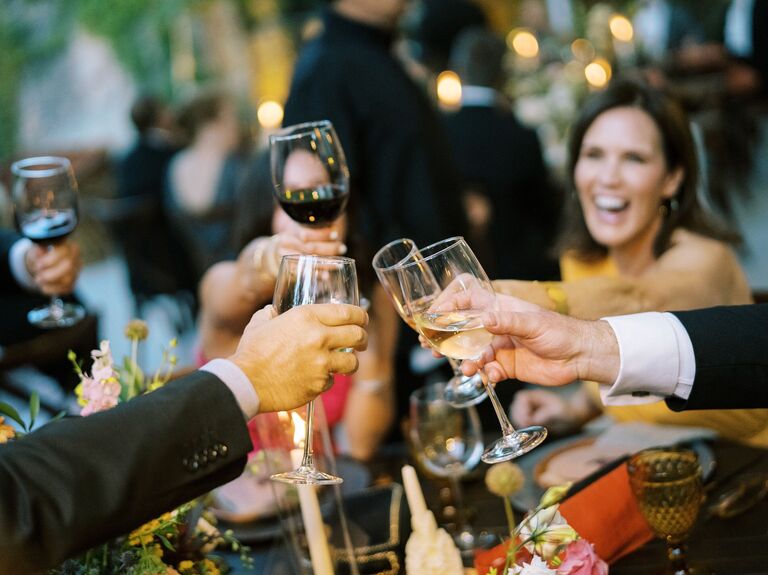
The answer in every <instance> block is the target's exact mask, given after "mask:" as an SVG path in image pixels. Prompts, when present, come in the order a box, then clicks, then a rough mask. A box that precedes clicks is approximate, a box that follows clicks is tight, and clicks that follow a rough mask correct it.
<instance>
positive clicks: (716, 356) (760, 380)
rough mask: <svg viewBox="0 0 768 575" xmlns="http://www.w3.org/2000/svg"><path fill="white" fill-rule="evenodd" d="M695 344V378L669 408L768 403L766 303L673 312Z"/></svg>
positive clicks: (766, 404)
mask: <svg viewBox="0 0 768 575" xmlns="http://www.w3.org/2000/svg"><path fill="white" fill-rule="evenodd" d="M675 315H676V316H677V317H678V319H679V320H680V321H681V322H682V324H683V326H684V327H685V329H686V331H687V332H688V335H689V336H690V338H691V343H692V344H693V351H694V354H695V356H696V378H695V380H694V383H693V389H692V391H691V395H690V397H689V398H688V400H687V401H683V400H676V399H670V400H668V401H667V404H668V405H669V407H670V408H672V409H674V410H676V411H680V410H683V409H737V408H759V407H768V304H761V305H744V306H729V307H715V308H710V309H704V310H695V311H686V312H675Z"/></svg>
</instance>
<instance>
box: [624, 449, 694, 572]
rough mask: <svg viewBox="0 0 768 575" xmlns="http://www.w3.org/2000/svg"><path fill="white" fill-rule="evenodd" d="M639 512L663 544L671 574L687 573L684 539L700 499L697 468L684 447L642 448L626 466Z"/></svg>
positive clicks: (689, 569)
mask: <svg viewBox="0 0 768 575" xmlns="http://www.w3.org/2000/svg"><path fill="white" fill-rule="evenodd" d="M627 468H628V472H629V482H630V484H631V486H632V491H633V492H634V494H635V497H637V502H638V504H639V506H640V512H641V513H642V514H643V517H645V519H646V521H648V525H650V526H651V529H653V531H654V533H656V535H657V536H658V537H660V538H661V539H663V540H664V541H666V543H667V557H668V558H669V567H670V569H671V573H674V574H675V575H689V574H693V573H696V572H697V571H695V570H693V569H691V568H689V567H688V564H687V560H686V554H685V540H686V539H687V538H688V532H689V531H690V530H691V527H693V524H694V523H695V521H696V517H697V516H698V514H699V507H700V506H701V503H702V501H703V499H704V491H703V488H702V481H701V467H700V466H699V460H698V458H697V456H696V453H695V452H693V451H691V450H688V449H655V448H654V449H646V450H643V451H640V452H639V453H636V454H635V455H633V456H632V457H631V458H630V460H629V463H628V465H627Z"/></svg>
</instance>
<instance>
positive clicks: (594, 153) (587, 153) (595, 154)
mask: <svg viewBox="0 0 768 575" xmlns="http://www.w3.org/2000/svg"><path fill="white" fill-rule="evenodd" d="M581 156H582V157H583V158H589V159H591V160H595V159H598V158H602V157H603V151H602V150H598V149H596V148H588V149H586V150H584V151H583V152H582V153H581Z"/></svg>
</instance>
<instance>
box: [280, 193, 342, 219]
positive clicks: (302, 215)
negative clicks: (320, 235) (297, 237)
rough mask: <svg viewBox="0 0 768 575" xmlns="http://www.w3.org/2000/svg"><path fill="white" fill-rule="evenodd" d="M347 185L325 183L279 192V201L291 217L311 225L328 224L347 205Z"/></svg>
mask: <svg viewBox="0 0 768 575" xmlns="http://www.w3.org/2000/svg"><path fill="white" fill-rule="evenodd" d="M348 198H349V194H348V193H347V188H346V186H339V185H334V184H325V185H322V186H317V187H314V188H301V189H297V190H284V191H279V192H278V197H277V201H278V202H279V203H280V206H281V207H282V208H283V209H284V210H285V213H287V214H288V215H289V216H290V217H291V219H293V220H294V221H297V222H299V223H300V224H305V225H309V226H327V225H329V224H330V223H332V222H333V221H334V220H335V219H336V218H338V217H339V216H340V215H341V213H342V212H343V211H344V208H345V207H346V205H347V199H348Z"/></svg>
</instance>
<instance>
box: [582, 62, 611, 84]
mask: <svg viewBox="0 0 768 575" xmlns="http://www.w3.org/2000/svg"><path fill="white" fill-rule="evenodd" d="M584 76H585V77H586V78H587V82H589V85H590V86H593V87H595V88H602V87H604V86H605V85H606V84H607V83H608V81H609V80H610V79H611V65H610V63H608V61H607V60H605V59H603V58H595V59H594V60H592V62H590V63H589V64H587V66H586V67H585V68H584Z"/></svg>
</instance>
